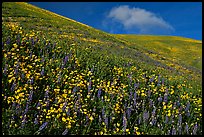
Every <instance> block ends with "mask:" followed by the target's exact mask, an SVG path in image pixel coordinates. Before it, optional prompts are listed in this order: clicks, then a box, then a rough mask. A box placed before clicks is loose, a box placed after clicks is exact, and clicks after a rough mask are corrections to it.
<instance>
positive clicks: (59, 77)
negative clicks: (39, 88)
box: [57, 74, 61, 84]
mask: <svg viewBox="0 0 204 137" xmlns="http://www.w3.org/2000/svg"><path fill="white" fill-rule="evenodd" d="M60 81H61V74H60V75H59V76H58V79H57V83H58V84H59V83H60Z"/></svg>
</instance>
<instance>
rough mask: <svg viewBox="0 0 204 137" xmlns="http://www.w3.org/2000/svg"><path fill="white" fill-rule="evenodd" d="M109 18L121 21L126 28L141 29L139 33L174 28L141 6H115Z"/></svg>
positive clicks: (166, 30) (168, 30) (164, 30)
mask: <svg viewBox="0 0 204 137" xmlns="http://www.w3.org/2000/svg"><path fill="white" fill-rule="evenodd" d="M107 17H108V18H111V19H112V21H116V22H119V23H121V24H122V25H123V27H124V29H125V30H129V31H131V30H136V29H137V30H139V33H154V32H162V31H163V32H170V31H173V30H174V28H173V27H172V26H171V25H170V24H169V23H167V22H166V21H164V20H163V19H162V18H161V17H159V16H157V15H156V14H154V13H153V12H150V11H147V10H145V9H141V8H129V6H127V5H124V6H119V7H114V8H113V9H112V10H111V11H110V12H109V13H108V16H107Z"/></svg>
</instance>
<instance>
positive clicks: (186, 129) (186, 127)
mask: <svg viewBox="0 0 204 137" xmlns="http://www.w3.org/2000/svg"><path fill="white" fill-rule="evenodd" d="M185 132H186V134H187V135H189V127H188V123H187V122H186V125H185Z"/></svg>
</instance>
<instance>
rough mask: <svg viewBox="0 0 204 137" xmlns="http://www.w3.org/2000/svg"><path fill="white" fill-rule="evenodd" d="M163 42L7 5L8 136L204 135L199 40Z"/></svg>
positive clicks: (4, 119) (4, 66)
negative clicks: (188, 47)
mask: <svg viewBox="0 0 204 137" xmlns="http://www.w3.org/2000/svg"><path fill="white" fill-rule="evenodd" d="M145 38H146V39H147V40H146V41H145ZM151 39H153V40H152V43H151V42H150V41H151ZM158 39H159V40H155V38H150V37H149V38H148V37H146V36H144V37H142V36H140V38H139V37H138V38H136V37H135V36H134V37H130V36H127V35H126V36H123V35H112V34H108V33H105V32H103V31H100V30H96V29H94V28H92V27H89V26H87V25H85V24H82V23H79V22H76V21H74V20H71V19H69V18H65V17H62V16H60V15H57V14H55V13H52V12H49V11H47V10H43V9H40V8H38V7H35V6H32V5H30V4H27V3H19V2H12V3H9V2H4V3H2V55H3V59H2V70H3V72H2V97H3V100H2V106H3V107H2V131H3V134H6V135H7V134H31V135H32V134H35V135H36V134H37V135H39V134H41V135H44V134H46V135H47V134H48V135H50V134H55V135H58V134H60V135H61V134H96V135H105V134H111V135H112V134H137V135H139V134H202V123H201V122H202V114H201V112H202V96H201V88H202V86H201V76H202V75H201V66H200V64H201V63H202V62H201V61H200V59H199V57H200V55H201V54H200V53H201V51H202V49H199V50H197V48H194V47H197V46H200V45H199V42H197V43H196V42H195V41H193V42H192V40H191V41H188V40H189V39H185V40H184V39H182V38H181V39H182V40H179V39H180V38H176V39H178V40H176V39H168V38H162V37H158ZM167 39H168V40H167ZM139 41H140V42H139ZM155 42H156V43H157V44H158V43H160V44H158V45H160V47H159V48H158V47H156V46H155ZM181 42H183V43H185V45H190V46H191V50H190V51H189V50H187V51H185V52H183V51H182V50H181V46H183V43H181ZM170 43H172V44H170ZM180 44H181V45H180ZM151 45H152V46H151ZM162 45H165V46H166V47H165V48H167V46H168V47H169V48H170V50H172V49H171V47H172V48H173V49H174V48H176V49H177V50H176V51H177V52H175V53H174V54H172V53H171V52H169V53H168V55H167V54H165V52H164V51H165V50H166V49H165V48H164V49H162V48H163V46H162ZM173 45H174V46H173ZM179 46H180V47H179ZM183 47H184V46H183ZM200 47H201V46H200ZM181 53H182V55H181ZM184 53H185V55H188V57H189V58H187V59H186V58H185V57H184V56H185V55H184ZM193 54H197V56H194V55H193ZM191 55H192V56H193V57H194V58H196V59H198V61H196V62H194V63H193V62H192V58H191ZM173 57H174V58H176V59H174V60H173Z"/></svg>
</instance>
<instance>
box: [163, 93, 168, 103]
mask: <svg viewBox="0 0 204 137" xmlns="http://www.w3.org/2000/svg"><path fill="white" fill-rule="evenodd" d="M163 101H164V102H165V103H167V102H168V94H166V93H165V94H164V100H163Z"/></svg>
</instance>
